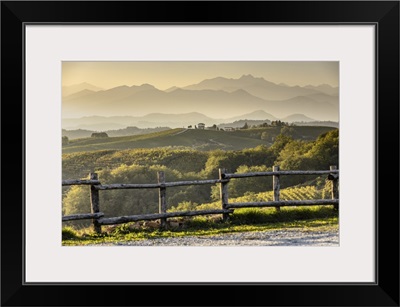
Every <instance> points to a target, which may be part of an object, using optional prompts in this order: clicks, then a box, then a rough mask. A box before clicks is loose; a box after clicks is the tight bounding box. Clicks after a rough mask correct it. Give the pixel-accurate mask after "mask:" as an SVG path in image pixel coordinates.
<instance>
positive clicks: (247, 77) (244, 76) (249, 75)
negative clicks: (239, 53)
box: [240, 74, 255, 79]
mask: <svg viewBox="0 0 400 307" xmlns="http://www.w3.org/2000/svg"><path fill="white" fill-rule="evenodd" d="M240 79H255V78H254V77H253V75H251V74H248V75H242V76H241V77H240Z"/></svg>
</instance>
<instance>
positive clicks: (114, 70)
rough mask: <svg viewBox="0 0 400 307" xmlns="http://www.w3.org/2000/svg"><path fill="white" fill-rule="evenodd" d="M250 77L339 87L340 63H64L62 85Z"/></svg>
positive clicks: (176, 83) (163, 87)
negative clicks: (249, 75)
mask: <svg viewBox="0 0 400 307" xmlns="http://www.w3.org/2000/svg"><path fill="white" fill-rule="evenodd" d="M248 74H251V75H253V76H254V77H263V78H264V79H265V80H268V81H271V82H274V83H278V84H279V83H285V84H287V85H291V86H293V85H300V86H304V85H320V84H329V85H331V86H338V85H339V62H334V61H329V62H328V61H327V62H320V61H316V62H308V61H307V62H288V61H285V62H259V61H257V62H253V61H237V62H236V61H234V62H232V61H227V62H221V61H216V62H212V61H207V62H203V61H199V62H196V61H191V62H166V61H162V62H156V61H151V62H63V63H62V85H63V86H70V85H75V84H79V83H83V82H87V83H90V84H92V85H95V86H98V87H101V88H103V89H109V88H113V87H116V86H120V85H128V86H132V85H141V84H144V83H148V84H151V85H154V86H155V87H156V88H158V89H160V90H166V89H168V88H170V87H172V86H177V87H183V86H187V85H191V84H195V83H199V82H200V81H202V80H204V79H211V78H215V77H225V78H234V79H236V78H240V77H241V76H242V75H248Z"/></svg>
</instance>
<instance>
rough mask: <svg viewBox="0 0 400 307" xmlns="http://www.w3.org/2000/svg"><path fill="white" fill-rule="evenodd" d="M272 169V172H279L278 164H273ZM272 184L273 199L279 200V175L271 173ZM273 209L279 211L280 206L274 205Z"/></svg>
mask: <svg viewBox="0 0 400 307" xmlns="http://www.w3.org/2000/svg"><path fill="white" fill-rule="evenodd" d="M272 171H273V172H279V166H273V167H272ZM272 186H273V190H274V198H273V201H279V200H280V194H281V191H280V189H281V184H280V182H279V175H273V176H272ZM275 209H276V210H277V211H281V207H280V206H276V207H275Z"/></svg>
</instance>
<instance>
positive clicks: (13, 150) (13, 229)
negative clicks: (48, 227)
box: [0, 1, 399, 306]
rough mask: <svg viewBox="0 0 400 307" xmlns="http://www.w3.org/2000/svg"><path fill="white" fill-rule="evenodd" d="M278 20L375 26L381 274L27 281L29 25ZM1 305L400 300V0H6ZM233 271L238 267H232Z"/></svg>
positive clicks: (287, 303) (378, 267)
mask: <svg viewBox="0 0 400 307" xmlns="http://www.w3.org/2000/svg"><path fill="white" fill-rule="evenodd" d="M32 22H34V23H43V24H51V23H58V24H63V23H65V24H69V23H92V24H97V23H139V24H140V23H165V24H188V23H196V24H203V23H214V24H218V23H224V24H228V25H229V24H238V23H239V24H240V23H242V24H245V23H261V24H262V23H276V24H282V23H284V24H298V23H299V24H324V23H332V24H373V25H375V26H376V38H377V40H376V42H377V43H376V63H377V64H376V72H377V73H376V85H377V87H376V89H377V91H376V101H377V105H376V119H375V120H376V127H377V129H376V135H375V138H376V144H377V147H376V149H375V150H376V183H375V186H376V199H375V203H376V212H377V214H376V226H377V232H376V241H377V243H378V244H377V248H376V251H375V256H376V282H375V283H367V284H360V283H357V284H352V283H321V284H310V283H308V284H302V283H300V284H296V283H272V284H271V283H268V284H263V283H243V284H241V283H231V284H229V283H221V284H220V283H205V284H202V283H190V284H189V283H188V284H185V283H166V284H163V283H150V284H124V283H116V284H111V283H107V282H104V283H97V284H82V283H76V284H51V283H49V284H38V285H35V284H26V283H25V282H24V244H25V242H24V233H23V231H24V204H25V196H24V195H25V194H24V192H25V184H26V182H25V179H24V168H25V166H24V163H25V162H24V161H25V160H24V159H25V151H24V144H25V131H24V120H25V119H24V116H23V115H24V107H25V105H24V103H25V100H24V25H25V24H26V23H32ZM1 148H2V151H1V172H2V176H1V178H2V180H1V192H2V193H1V215H0V216H1V270H0V272H1V305H2V306H399V181H398V178H399V173H398V170H399V163H398V162H399V1H254V2H253V1H243V2H242V1H2V2H1ZM232 269H233V270H234V268H232Z"/></svg>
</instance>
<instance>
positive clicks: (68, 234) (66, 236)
mask: <svg viewBox="0 0 400 307" xmlns="http://www.w3.org/2000/svg"><path fill="white" fill-rule="evenodd" d="M77 237H78V235H77V234H76V232H75V229H74V228H72V227H68V226H66V227H63V229H62V239H63V240H73V239H76V238H77Z"/></svg>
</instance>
